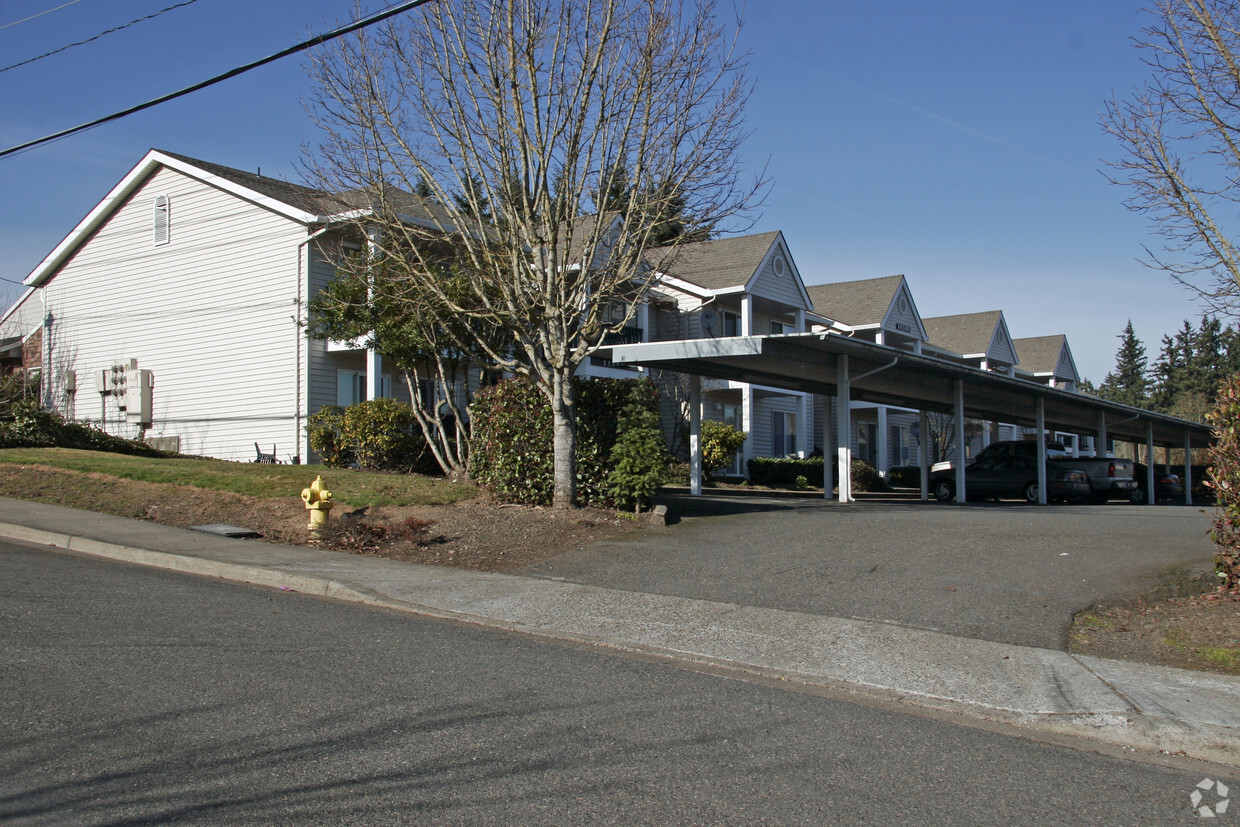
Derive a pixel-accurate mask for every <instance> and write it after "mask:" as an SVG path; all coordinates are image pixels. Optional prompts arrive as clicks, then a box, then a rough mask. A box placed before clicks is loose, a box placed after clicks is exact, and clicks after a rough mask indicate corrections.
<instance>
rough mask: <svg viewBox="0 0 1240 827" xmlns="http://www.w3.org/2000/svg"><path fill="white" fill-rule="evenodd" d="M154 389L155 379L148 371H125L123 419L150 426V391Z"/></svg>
mask: <svg viewBox="0 0 1240 827" xmlns="http://www.w3.org/2000/svg"><path fill="white" fill-rule="evenodd" d="M154 387H155V377H154V375H153V374H152V373H151V372H150V371H149V370H127V371H125V397H124V399H125V419H127V420H128V421H130V422H136V423H139V424H142V425H150V424H151V389H152V388H154Z"/></svg>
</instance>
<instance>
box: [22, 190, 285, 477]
mask: <svg viewBox="0 0 1240 827" xmlns="http://www.w3.org/2000/svg"><path fill="white" fill-rule="evenodd" d="M157 195H166V196H168V197H169V199H170V203H171V210H170V214H171V226H170V234H169V243H167V244H163V245H160V246H156V245H155V244H154V243H153V238H152V226H153V206H154V202H155V198H156V196H157ZM305 236H306V230H305V227H304V226H302V225H300V224H298V223H296V222H293V221H291V220H289V219H287V218H284V217H281V216H278V215H276V214H274V213H272V212H269V211H268V210H265V209H263V208H260V207H258V206H255V205H253V204H250V203H249V202H246V201H244V200H242V199H239V198H237V197H236V196H233V195H230V194H227V193H225V192H223V191H221V190H218V189H216V188H214V187H210V186H208V185H206V184H203V183H201V182H199V181H197V180H195V179H192V178H189V177H187V176H184V175H182V174H180V173H178V172H175V171H171V170H168V169H160V170H159V171H158V172H156V173H155V174H154V175H153V176H152V177H151V178H150V179H149V180H148V181H147V182H146V183H145V184H144V185H143V186H142V187H140V188H139V189H138V190H137V191H136V192H135V193H134V194H133V195H132V196H131V197H130V198H129V199H128V200H127V201H126V202H125V203H124V204H123V205H122V206H121V207H120V208H119V209H118V210H117V212H115V213H114V214H113V215H112V217H111V218H110V219H109V220H108V221H107V222H106V223H105V224H103V225H102V226H101V227H100V228H99V229H98V230H97V231H96V232H95V233H94V234H93V235H92V236H91V237H90V238H89V239H88V240H87V241H85V242H84V243H83V246H81V247H80V248H79V249H78V251H77V252H76V253H75V254H74V255H73V257H72V258H71V259H70V260H69V261H67V262H66V263H65V264H64V265H63V266H62V267H61V268H60V270H59V271H58V272H57V273H56V274H55V275H54V276H53V278H52V279H51V281H50V282H49V283H48V286H47V290H46V292H47V302H48V308H49V309H50V310H51V311H52V313H53V314H54V317H55V320H56V321H55V328H56V330H55V334H54V339H55V343H56V349H57V352H56V353H54V354H53V356H52V359H53V361H54V362H55V361H63V362H64V363H65V364H66V365H68V364H71V365H72V366H73V367H74V368H75V369H76V370H77V371H78V383H79V387H80V391H79V393H78V395H77V401H76V406H75V415H76V417H77V418H79V419H86V418H89V419H95V420H98V419H99V418H100V415H101V409H100V397H99V396H98V394H97V393H96V390H95V383H94V379H93V376H92V374H93V373H94V372H97V371H100V370H103V369H105V368H108V367H109V366H111V365H114V364H122V363H125V362H127V361H128V360H130V359H137V360H138V366H139V367H140V368H143V369H148V370H151V371H153V373H154V394H153V412H154V423H153V426H152V428H151V429H150V430H149V431H148V434H149V435H150V436H179V437H180V438H181V450H182V451H185V452H187V453H197V454H205V455H209V456H215V457H219V458H223V459H235V460H241V459H247V460H248V459H252V458H253V456H254V443H255V442H258V443H260V444H261V445H263V446H264V450H270V448H271V445H273V444H274V445H276V446H277V451H278V453H279V454H280V456H281V458H283V457H284V456H285V455H286V454H293V453H295V452H296V450H297V445H298V442H299V440H298V435H297V433H296V399H297V388H296V352H297V348H298V346H299V342H300V333H299V331H298V328H297V325H296V322H295V317H296V315H297V312H296V311H297V307H296V303H295V302H296V299H297V295H298V290H297V286H298V283H299V279H300V266H299V251H298V248H297V245H298V244H299V243H300V242H301V241H303V240H304V239H305ZM112 413H113V414H114V416H113V417H112V418H110V420H109V421H108V423H107V428H108V430H109V431H110V432H114V433H121V434H123V435H126V436H133V435H136V428H135V427H134V426H131V425H128V424H127V423H124V422H123V421H122V420H120V419H119V418H116V417H115V409H114V408H113V409H112Z"/></svg>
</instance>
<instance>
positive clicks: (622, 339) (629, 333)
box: [590, 327, 643, 370]
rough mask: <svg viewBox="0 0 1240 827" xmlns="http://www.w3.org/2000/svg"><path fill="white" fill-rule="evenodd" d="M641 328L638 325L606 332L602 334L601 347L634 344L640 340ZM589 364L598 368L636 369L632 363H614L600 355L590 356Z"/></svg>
mask: <svg viewBox="0 0 1240 827" xmlns="http://www.w3.org/2000/svg"><path fill="white" fill-rule="evenodd" d="M642 333H643V331H642V329H641V328H640V327H625V328H621V329H620V330H617V331H615V332H614V333H606V334H604V335H603V344H602V346H603V347H612V346H613V345H635V344H637V343H638V342H640V341H641V340H642ZM590 364H592V365H594V366H595V367H599V368H618V369H620V370H637V368H636V367H634V366H633V365H615V364H613V363H612V361H611V360H610V359H607V358H604V357H602V356H591V357H590Z"/></svg>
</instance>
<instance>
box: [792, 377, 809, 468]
mask: <svg viewBox="0 0 1240 827" xmlns="http://www.w3.org/2000/svg"><path fill="white" fill-rule="evenodd" d="M796 399H797V420H796V428H797V438H796V445H795V446H794V447H795V448H796V452H797V456H798V457H800V458H801V459H804V458H805V457H806V456H807V455H808V454H809V449H808V446H809V438H810V434H809V412H810V407H811V406H810V399H809V397H808V396H807V395H805V394H803V393H802V394H799V395H798V396H797V398H796Z"/></svg>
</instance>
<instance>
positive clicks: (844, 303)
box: [805, 276, 904, 327]
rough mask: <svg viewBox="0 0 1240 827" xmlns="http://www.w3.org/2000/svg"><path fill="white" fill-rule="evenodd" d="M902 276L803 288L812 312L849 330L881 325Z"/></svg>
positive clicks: (898, 287)
mask: <svg viewBox="0 0 1240 827" xmlns="http://www.w3.org/2000/svg"><path fill="white" fill-rule="evenodd" d="M903 280H904V276H884V277H882V278H877V279H859V280H857V281H839V282H834V283H832V284H813V285H807V286H806V288H805V289H806V291H808V292H809V298H810V301H812V302H813V303H814V312H816V313H821V314H823V315H824V316H826V317H828V318H830V319H834V320H835V321H837V322H843V323H844V324H846V325H850V326H852V327H860V326H863V325H876V324H881V323H882V321H883V319H884V318H885V317H886V316H887V311H888V310H890V309H891V303H892V301H894V300H895V296H896V291H897V290H899V289H900V282H901V281H903Z"/></svg>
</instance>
